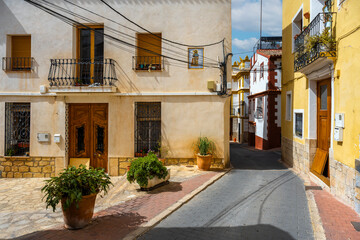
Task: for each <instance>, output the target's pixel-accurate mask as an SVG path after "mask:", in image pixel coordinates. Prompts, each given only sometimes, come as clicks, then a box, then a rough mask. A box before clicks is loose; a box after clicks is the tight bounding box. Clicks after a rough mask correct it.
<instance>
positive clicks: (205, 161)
mask: <svg viewBox="0 0 360 240" xmlns="http://www.w3.org/2000/svg"><path fill="white" fill-rule="evenodd" d="M196 159H197V165H198V168H199V170H201V171H209V169H210V166H211V160H212V155H205V156H203V155H199V154H198V155H197V156H196Z"/></svg>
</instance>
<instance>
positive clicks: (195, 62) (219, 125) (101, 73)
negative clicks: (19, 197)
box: [0, 0, 231, 177]
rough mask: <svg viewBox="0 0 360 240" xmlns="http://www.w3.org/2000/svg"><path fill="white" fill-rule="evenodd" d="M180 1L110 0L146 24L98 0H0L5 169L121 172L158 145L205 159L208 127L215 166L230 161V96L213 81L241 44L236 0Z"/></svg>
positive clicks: (0, 167) (0, 163)
mask: <svg viewBox="0 0 360 240" xmlns="http://www.w3.org/2000/svg"><path fill="white" fill-rule="evenodd" d="M33 2H35V4H31V3H33ZM180 2H181V4H180V5H179V4H178V2H176V3H175V2H173V1H170V2H163V1H158V2H151V3H150V2H147V1H146V2H141V3H140V2H139V1H115V2H112V3H111V6H112V7H113V8H114V9H117V10H118V11H120V12H121V13H123V14H125V15H126V17H128V18H129V19H130V20H132V21H134V22H135V23H137V24H138V25H140V26H141V28H140V27H138V26H136V25H134V24H132V23H131V22H129V21H127V20H126V19H124V18H123V17H122V16H120V15H119V14H117V13H116V12H114V11H112V10H111V9H110V8H109V7H108V6H106V5H105V4H103V3H102V2H100V1H98V2H96V3H95V2H91V1H90V2H82V3H81V5H79V4H78V3H77V2H76V1H74V2H73V3H71V2H63V1H56V2H54V3H53V2H48V3H46V4H44V3H43V2H40V1H27V2H25V1H21V0H15V1H13V0H2V1H0V22H1V23H6V24H3V25H2V27H1V28H0V55H1V56H2V70H1V72H0V113H1V114H0V156H1V157H0V171H1V172H2V175H1V176H2V177H49V176H54V175H56V174H57V173H58V172H59V171H61V170H62V169H63V168H65V167H67V166H68V164H69V163H71V162H87V163H89V164H90V166H93V167H103V168H105V169H106V171H107V172H108V173H109V174H110V175H112V176H116V175H121V174H124V173H125V171H126V168H127V166H128V165H129V161H130V160H131V159H132V158H134V157H139V156H143V155H145V154H146V153H147V152H148V151H149V150H153V151H157V152H159V151H160V150H161V155H162V157H163V158H165V159H166V164H186V165H191V164H196V160H195V159H196V158H195V154H194V147H193V146H194V142H196V140H197V138H198V137H199V136H207V137H209V138H210V139H212V140H213V141H214V142H215V145H216V152H215V157H214V160H213V167H223V166H228V165H229V145H228V142H229V139H228V133H229V115H230V113H229V109H230V106H229V105H230V99H229V98H223V97H220V96H218V93H217V92H211V91H209V90H208V89H207V82H208V81H218V80H219V75H220V74H223V71H221V70H220V69H219V68H218V61H217V59H218V58H219V59H220V60H221V61H225V60H224V59H225V55H226V53H225V52H224V50H223V49H224V46H223V44H225V48H227V47H230V46H231V18H230V11H231V10H230V0H229V1H221V2H219V1H215V2H214V1H202V2H201V3H200V2H197V3H193V2H191V3H190V2H188V1H180ZM204 8H206V9H208V10H207V11H203V9H204ZM44 9H45V10H46V11H47V12H48V13H51V14H48V13H47V12H45V11H43V10H44ZM48 9H50V10H48ZM90 11H91V12H90ZM154 12H156V13H157V14H153V13H154ZM200 12H201V13H202V15H201V18H199V13H200ZM94 13H95V14H94ZM224 13H226V14H224ZM184 14H185V16H184ZM179 19H184V20H179ZM188 20H189V21H188ZM209 29H211V31H209ZM224 38H225V41H221V40H222V39H224ZM208 43H214V44H211V45H207V44H208ZM227 44H230V45H227ZM228 63H229V64H227V71H229V72H230V71H231V59H230V58H229V59H228ZM227 76H228V81H230V79H231V74H227ZM225 90H226V89H225ZM194 119H196V120H195V121H194ZM220 129H221V130H220ZM165 149H166V151H165Z"/></svg>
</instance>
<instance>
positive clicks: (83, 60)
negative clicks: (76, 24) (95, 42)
mask: <svg viewBox="0 0 360 240" xmlns="http://www.w3.org/2000/svg"><path fill="white" fill-rule="evenodd" d="M79 51H80V59H79V62H80V63H79V71H80V75H79V77H80V79H79V83H80V84H90V77H91V76H90V60H91V59H90V58H91V34H90V30H89V29H80V50H79Z"/></svg>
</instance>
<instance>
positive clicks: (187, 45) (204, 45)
mask: <svg viewBox="0 0 360 240" xmlns="http://www.w3.org/2000/svg"><path fill="white" fill-rule="evenodd" d="M100 1H101V2H102V3H104V4H105V5H106V6H108V7H109V8H110V9H111V10H113V11H114V12H116V13H117V14H119V15H120V16H122V17H123V18H124V19H126V20H127V21H129V22H131V23H132V24H134V25H135V26H137V27H138V28H140V29H142V30H144V31H146V32H148V33H150V34H152V35H154V36H155V37H158V38H161V39H162V40H164V41H167V42H171V43H173V44H178V45H181V46H184V47H209V46H213V45H217V44H220V43H223V42H224V40H225V38H224V39H222V40H220V41H218V42H215V43H209V44H203V45H189V44H184V43H179V42H175V41H172V40H169V39H166V38H162V37H159V36H157V35H155V34H153V33H152V32H150V31H149V30H147V29H146V28H144V27H142V26H140V25H139V24H137V23H135V22H134V21H132V20H130V19H129V18H127V17H126V16H124V15H123V14H121V13H120V12H119V11H117V10H116V9H115V8H113V7H112V6H111V5H109V4H108V3H107V2H106V1H104V0H100Z"/></svg>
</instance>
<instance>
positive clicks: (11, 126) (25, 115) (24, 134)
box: [5, 103, 30, 156]
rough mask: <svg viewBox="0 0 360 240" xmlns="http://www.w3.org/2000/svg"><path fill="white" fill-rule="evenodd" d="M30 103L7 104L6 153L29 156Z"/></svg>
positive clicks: (7, 154) (8, 154)
mask: <svg viewBox="0 0 360 240" xmlns="http://www.w3.org/2000/svg"><path fill="white" fill-rule="evenodd" d="M29 149H30V103H6V104H5V155H6V156H29Z"/></svg>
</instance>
